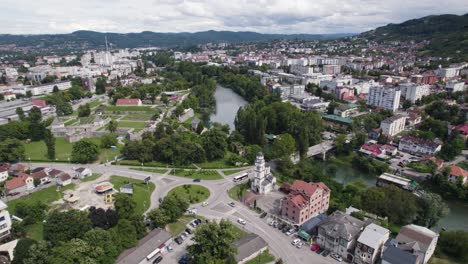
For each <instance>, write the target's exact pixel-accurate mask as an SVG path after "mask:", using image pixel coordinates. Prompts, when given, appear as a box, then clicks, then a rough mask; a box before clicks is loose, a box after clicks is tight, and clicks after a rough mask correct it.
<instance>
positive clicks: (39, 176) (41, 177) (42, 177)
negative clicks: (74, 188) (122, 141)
mask: <svg viewBox="0 0 468 264" xmlns="http://www.w3.org/2000/svg"><path fill="white" fill-rule="evenodd" d="M31 177H33V179H34V180H36V181H39V184H45V183H47V182H49V175H48V173H47V171H46V170H45V169H44V170H40V171H36V172H32V173H31Z"/></svg>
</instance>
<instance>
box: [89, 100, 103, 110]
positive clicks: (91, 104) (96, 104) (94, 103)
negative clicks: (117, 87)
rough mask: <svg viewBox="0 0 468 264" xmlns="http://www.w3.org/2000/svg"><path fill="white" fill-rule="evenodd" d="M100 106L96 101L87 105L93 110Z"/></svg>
mask: <svg viewBox="0 0 468 264" xmlns="http://www.w3.org/2000/svg"><path fill="white" fill-rule="evenodd" d="M100 104H101V102H99V101H98V100H96V101H92V102H91V103H89V107H91V108H94V107H96V106H99V105H100Z"/></svg>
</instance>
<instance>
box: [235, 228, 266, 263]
mask: <svg viewBox="0 0 468 264" xmlns="http://www.w3.org/2000/svg"><path fill="white" fill-rule="evenodd" d="M233 247H234V248H236V249H237V253H236V255H235V259H236V261H237V264H244V263H246V262H248V261H249V260H251V259H253V258H255V257H256V256H258V255H260V254H262V253H263V252H264V251H266V250H268V244H267V243H266V242H265V240H264V239H263V238H261V237H260V236H258V235H257V234H254V233H249V234H247V235H246V236H244V237H242V238H241V239H239V240H237V241H235V242H234V243H233Z"/></svg>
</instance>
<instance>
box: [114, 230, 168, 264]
mask: <svg viewBox="0 0 468 264" xmlns="http://www.w3.org/2000/svg"><path fill="white" fill-rule="evenodd" d="M171 243H172V235H171V234H169V233H168V232H166V231H165V230H164V229H160V228H156V229H153V231H151V232H149V234H148V235H146V236H145V237H144V238H142V239H141V240H140V241H138V245H136V246H135V247H132V248H129V249H127V250H125V251H124V252H122V253H121V254H120V255H119V256H118V257H117V260H116V261H115V263H116V264H135V263H151V262H149V261H148V260H150V261H154V259H156V257H157V256H160V255H161V254H164V253H167V246H169V245H170V244H171Z"/></svg>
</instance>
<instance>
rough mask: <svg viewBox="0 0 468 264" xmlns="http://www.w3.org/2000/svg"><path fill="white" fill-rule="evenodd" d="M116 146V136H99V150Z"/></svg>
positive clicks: (107, 134)
mask: <svg viewBox="0 0 468 264" xmlns="http://www.w3.org/2000/svg"><path fill="white" fill-rule="evenodd" d="M116 145H117V136H116V135H115V134H110V133H106V134H103V135H102V136H101V148H110V147H111V146H116Z"/></svg>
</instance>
